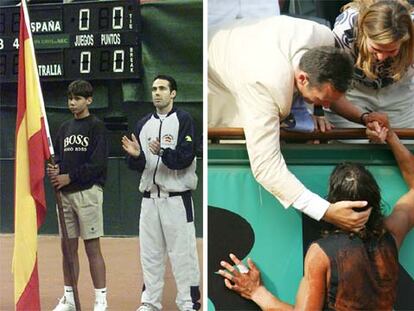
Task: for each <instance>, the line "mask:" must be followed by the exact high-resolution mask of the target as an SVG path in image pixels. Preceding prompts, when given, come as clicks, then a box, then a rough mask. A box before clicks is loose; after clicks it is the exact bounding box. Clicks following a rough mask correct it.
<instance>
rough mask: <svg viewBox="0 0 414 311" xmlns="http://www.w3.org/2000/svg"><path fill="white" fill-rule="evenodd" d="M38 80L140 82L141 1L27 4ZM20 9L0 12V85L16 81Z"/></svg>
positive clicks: (12, 7)
mask: <svg viewBox="0 0 414 311" xmlns="http://www.w3.org/2000/svg"><path fill="white" fill-rule="evenodd" d="M28 10H29V16H30V28H31V31H32V35H33V41H34V46H35V52H36V59H37V65H38V72H39V76H40V79H41V80H42V81H65V80H75V79H86V80H97V79H138V78H140V68H141V43H140V42H141V38H140V29H141V26H140V24H141V18H140V7H139V1H137V0H127V1H97V2H73V3H65V4H63V3H62V4H39V5H29V6H28ZM19 18H20V7H18V6H5V7H0V83H1V82H16V81H17V70H18V49H19Z"/></svg>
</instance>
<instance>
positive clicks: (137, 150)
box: [121, 134, 141, 157]
mask: <svg viewBox="0 0 414 311" xmlns="http://www.w3.org/2000/svg"><path fill="white" fill-rule="evenodd" d="M121 142H122V148H123V149H124V150H125V151H126V152H127V153H128V154H129V155H130V156H133V157H139V155H140V154H141V147H140V146H139V143H138V140H137V138H136V137H135V135H134V134H132V135H131V139H129V138H128V137H127V136H123V137H122V140H121Z"/></svg>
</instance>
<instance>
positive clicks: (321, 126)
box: [312, 115, 335, 133]
mask: <svg viewBox="0 0 414 311" xmlns="http://www.w3.org/2000/svg"><path fill="white" fill-rule="evenodd" d="M312 119H313V123H314V124H315V131H320V132H322V133H325V132H327V131H330V130H332V129H333V128H335V126H334V125H333V124H331V123H330V122H329V121H328V119H326V118H325V116H315V115H312Z"/></svg>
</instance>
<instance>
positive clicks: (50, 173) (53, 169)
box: [46, 163, 60, 178]
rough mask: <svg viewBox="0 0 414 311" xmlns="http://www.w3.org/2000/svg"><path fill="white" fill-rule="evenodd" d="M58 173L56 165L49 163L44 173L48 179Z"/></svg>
mask: <svg viewBox="0 0 414 311" xmlns="http://www.w3.org/2000/svg"><path fill="white" fill-rule="evenodd" d="M59 171H60V169H59V165H58V164H55V165H53V164H50V163H48V164H47V168H46V173H47V176H49V178H52V177H53V176H57V175H59Z"/></svg>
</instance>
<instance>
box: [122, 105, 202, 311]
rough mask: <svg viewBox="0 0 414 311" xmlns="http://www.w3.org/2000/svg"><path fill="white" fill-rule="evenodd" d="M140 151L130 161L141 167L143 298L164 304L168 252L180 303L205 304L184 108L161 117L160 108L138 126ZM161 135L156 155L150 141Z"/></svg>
mask: <svg viewBox="0 0 414 311" xmlns="http://www.w3.org/2000/svg"><path fill="white" fill-rule="evenodd" d="M135 136H136V137H137V139H138V141H139V144H140V147H141V153H140V155H139V157H137V158H133V157H128V165H129V167H130V168H132V169H136V170H138V171H139V172H142V176H141V181H140V185H139V190H140V191H141V192H142V193H143V194H144V195H143V199H142V205H141V214H140V223H139V231H140V233H139V238H140V251H141V263H142V270H143V274H144V288H143V292H142V297H141V302H142V303H150V304H151V305H153V306H154V307H156V308H158V309H161V308H162V305H161V299H162V290H163V286H164V271H165V258H166V255H167V254H168V256H169V258H170V261H171V266H172V270H173V274H174V277H175V280H176V283H177V291H178V293H177V298H176V303H177V306H178V308H179V309H180V310H198V309H199V308H200V303H199V299H200V291H199V280H200V272H199V267H198V256H197V248H196V238H195V227H194V207H193V202H192V198H191V190H194V189H195V188H196V185H197V175H196V174H195V169H196V159H195V143H194V122H193V120H192V118H191V116H190V115H189V114H188V113H187V112H185V111H182V110H179V109H175V108H173V109H172V110H171V111H170V112H169V113H168V114H167V116H166V117H165V118H164V119H163V120H161V119H160V117H159V116H158V115H157V114H156V113H152V114H149V115H147V116H145V117H144V118H143V119H141V120H140V121H139V122H138V123H137V126H136V130H135ZM157 139H158V140H159V141H160V145H161V151H160V154H159V155H154V154H152V153H151V151H150V150H149V147H148V146H149V143H150V142H151V141H154V140H157Z"/></svg>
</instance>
